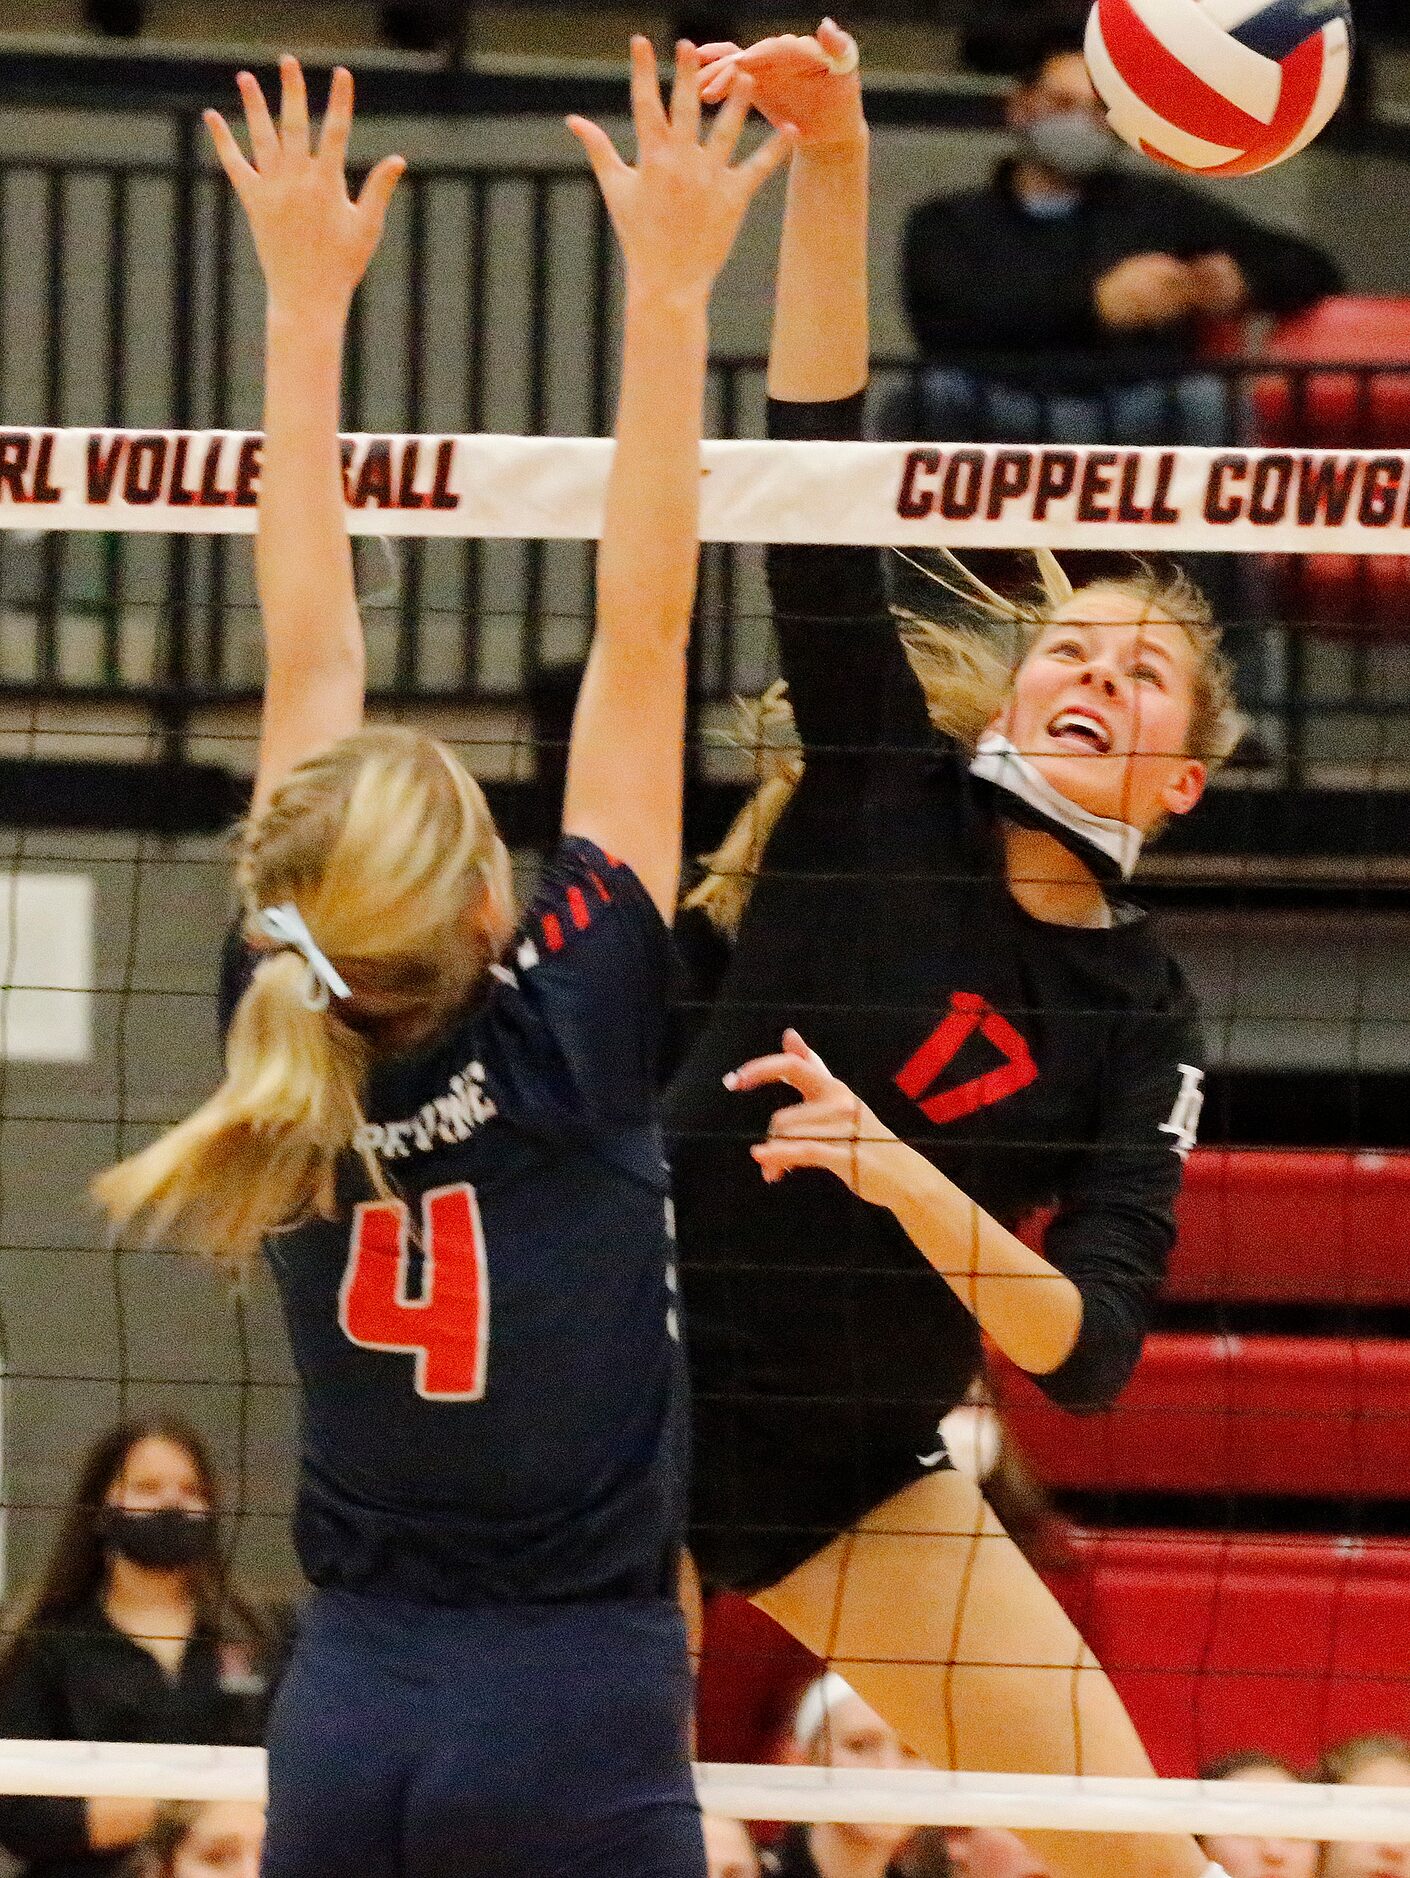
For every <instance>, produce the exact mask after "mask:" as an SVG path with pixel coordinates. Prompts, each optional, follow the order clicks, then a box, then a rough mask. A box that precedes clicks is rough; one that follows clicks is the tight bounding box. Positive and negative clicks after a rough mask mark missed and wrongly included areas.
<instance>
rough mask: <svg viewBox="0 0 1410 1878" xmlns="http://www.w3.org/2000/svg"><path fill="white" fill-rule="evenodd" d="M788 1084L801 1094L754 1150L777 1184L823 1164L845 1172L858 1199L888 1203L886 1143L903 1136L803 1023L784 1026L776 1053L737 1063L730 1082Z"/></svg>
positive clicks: (732, 1085)
mask: <svg viewBox="0 0 1410 1878" xmlns="http://www.w3.org/2000/svg"><path fill="white" fill-rule="evenodd" d="M770 1083H782V1084H784V1085H785V1086H786V1087H787V1088H789V1089H792V1090H793V1091H794V1092H795V1093H796V1094H797V1095H798V1096H799V1097H801V1100H800V1101H798V1102H796V1103H794V1104H793V1105H792V1106H791V1107H785V1108H781V1109H776V1110H775V1111H774V1114H773V1116H772V1118H771V1119H770V1122H769V1132H768V1137H767V1139H766V1140H764V1141H760V1142H758V1143H756V1145H755V1146H754V1147H752V1148H751V1149H750V1150H749V1152H750V1154H751V1155H752V1156H753V1157H754V1159H755V1160H756V1161H757V1162H758V1163H759V1169H760V1172H761V1173H762V1174H763V1176H764V1179H765V1180H766V1181H768V1182H769V1183H770V1185H772V1184H773V1183H774V1182H775V1181H779V1180H782V1179H783V1177H784V1175H785V1174H791V1173H793V1172H794V1170H795V1169H796V1168H800V1167H819V1168H822V1169H823V1170H824V1171H825V1172H826V1173H829V1174H835V1175H836V1176H837V1178H838V1179H839V1180H840V1181H842V1182H843V1183H844V1185H846V1186H847V1187H849V1188H850V1189H851V1190H852V1192H853V1193H855V1194H856V1195H857V1197H858V1199H861V1200H868V1201H870V1202H871V1203H872V1204H873V1205H877V1206H884V1205H885V1204H886V1191H887V1183H886V1179H885V1174H886V1163H885V1150H886V1147H887V1145H888V1144H890V1145H891V1146H892V1147H894V1146H896V1145H898V1143H897V1137H896V1136H895V1135H894V1134H892V1132H891V1130H890V1129H889V1128H887V1127H886V1126H885V1125H884V1124H883V1123H881V1122H879V1121H878V1120H877V1118H876V1116H875V1115H873V1113H872V1112H871V1110H870V1109H869V1108H868V1107H867V1106H866V1104H865V1103H864V1102H863V1101H862V1100H861V1098H860V1097H859V1096H856V1095H854V1094H853V1092H852V1091H851V1090H850V1089H849V1088H848V1087H847V1085H846V1083H845V1082H843V1081H842V1079H841V1078H840V1077H838V1076H834V1075H833V1074H832V1071H831V1070H830V1069H829V1068H828V1067H827V1065H826V1063H824V1062H823V1060H822V1058H821V1057H820V1056H819V1055H818V1053H817V1052H816V1050H810V1049H809V1048H808V1046H807V1044H806V1043H804V1041H803V1039H802V1038H801V1037H800V1036H799V1034H798V1032H797V1031H796V1030H786V1031H785V1032H784V1033H783V1048H782V1050H781V1051H780V1052H779V1053H778V1054H777V1055H775V1056H756V1057H755V1058H754V1059H753V1060H752V1062H748V1063H744V1064H742V1065H741V1066H740V1067H739V1068H738V1069H736V1070H731V1071H730V1073H729V1075H728V1076H726V1077H725V1087H726V1088H728V1089H731V1090H735V1091H743V1090H747V1089H762V1088H765V1087H766V1086H767V1085H769V1084H770Z"/></svg>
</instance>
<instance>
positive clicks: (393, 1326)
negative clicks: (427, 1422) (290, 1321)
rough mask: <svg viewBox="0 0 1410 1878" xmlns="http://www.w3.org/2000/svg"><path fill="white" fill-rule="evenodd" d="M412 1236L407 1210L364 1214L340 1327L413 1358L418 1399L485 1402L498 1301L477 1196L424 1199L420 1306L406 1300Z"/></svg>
mask: <svg viewBox="0 0 1410 1878" xmlns="http://www.w3.org/2000/svg"><path fill="white" fill-rule="evenodd" d="M410 1228H411V1221H410V1215H409V1213H408V1211H407V1209H406V1207H405V1205H404V1204H403V1203H402V1202H401V1201H400V1200H375V1201H368V1202H365V1203H364V1204H363V1205H362V1206H359V1207H358V1208H357V1209H356V1211H355V1212H354V1214H353V1227H352V1244H351V1245H350V1246H349V1248H348V1263H347V1269H346V1271H345V1272H344V1273H343V1282H342V1285H341V1287H340V1289H339V1292H338V1321H339V1323H340V1324H341V1325H342V1327H343V1330H344V1332H345V1333H346V1335H347V1336H348V1337H349V1338H350V1339H351V1341H352V1342H353V1343H355V1344H357V1345H358V1347H359V1348H360V1349H364V1350H393V1351H398V1352H402V1353H405V1354H407V1355H413V1354H414V1355H415V1357H416V1370H415V1381H416V1393H417V1394H418V1395H420V1396H425V1397H427V1398H428V1399H429V1400H431V1401H435V1402H478V1401H479V1399H480V1398H481V1396H483V1395H484V1393H485V1378H486V1370H487V1367H488V1358H489V1341H490V1339H489V1328H490V1295H489V1280H488V1277H487V1275H486V1271H485V1241H484V1235H483V1233H482V1232H481V1230H480V1208H479V1204H478V1202H477V1201H476V1199H475V1189H474V1188H473V1187H471V1186H467V1185H466V1184H465V1183H464V1182H462V1183H461V1184H460V1185H459V1186H456V1187H437V1188H435V1189H434V1190H433V1191H432V1192H430V1193H427V1194H423V1195H422V1199H421V1244H422V1252H423V1256H424V1259H425V1271H424V1274H423V1277H422V1283H421V1296H420V1297H419V1298H418V1299H411V1298H409V1297H408V1296H407V1279H408V1276H409V1274H410V1268H411V1244H410V1241H411V1229H410Z"/></svg>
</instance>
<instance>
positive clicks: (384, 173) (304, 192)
mask: <svg viewBox="0 0 1410 1878" xmlns="http://www.w3.org/2000/svg"><path fill="white" fill-rule="evenodd" d="M279 78H280V88H281V93H282V96H281V101H280V111H279V123H278V124H277V125H276V124H275V122H274V120H273V118H272V117H271V116H270V111H269V106H268V104H267V103H266V102H265V96H264V93H263V91H262V90H261V89H260V86H259V81H258V80H257V79H256V78H255V77H254V75H253V74H252V73H250V72H241V73H240V75H239V77H238V79H237V80H236V83H237V84H238V85H239V87H240V96H241V98H242V100H243V101H244V106H245V125H246V128H247V130H248V132H249V138H250V151H251V155H252V157H253V161H252V162H251V161H250V160H249V159H247V158H246V157H245V156H244V154H243V153H242V152H241V149H240V146H239V144H238V143H237V142H236V140H235V134H234V132H233V131H232V130H231V128H230V126H229V124H227V123H226V121H225V119H224V118H223V117H222V116H221V114H220V112H219V111H207V112H206V114H205V121H206V128H207V129H208V130H209V131H210V134H211V141H212V142H213V143H214V145H215V150H216V155H217V156H218V157H219V158H220V162H221V166H222V168H223V169H224V171H225V173H226V175H227V176H228V177H229V178H230V180H231V182H232V183H233V184H234V186H235V193H236V194H237V195H238V196H239V198H240V202H241V204H242V206H243V208H244V210H245V214H246V215H247V216H248V218H249V223H250V232H251V233H252V234H253V236H254V240H255V248H256V251H257V252H258V254H259V260H260V266H261V267H262V268H263V270H264V278H265V285H266V286H267V287H268V289H269V295H270V300H271V303H275V304H279V305H287V306H288V307H290V308H296V309H298V310H299V311H301V312H308V311H310V310H312V309H313V308H314V307H317V306H319V305H323V304H327V305H328V306H330V307H332V308H334V309H335V310H337V311H338V312H346V310H347V307H348V305H349V304H350V303H351V300H352V296H353V293H354V292H355V290H356V288H357V284H358V282H359V281H360V280H361V279H362V276H363V274H364V273H365V272H366V271H367V264H368V262H369V261H370V260H371V259H372V256H373V254H374V253H375V252H376V249H377V243H378V242H379V241H380V240H381V238H382V228H383V225H384V223H385V222H386V219H387V207H388V204H389V203H390V202H391V199H392V193H393V191H394V190H395V189H396V186H397V183H398V182H399V181H400V180H401V176H402V172H403V171H404V170H405V168H406V161H405V159H404V158H403V157H399V156H389V157H383V159H382V161H381V162H380V163H379V164H378V165H377V166H376V168H375V169H374V170H373V171H372V173H371V174H370V175H369V176H368V178H367V180H366V182H365V183H364V184H363V185H362V189H361V191H360V192H359V194H358V197H357V200H356V201H353V200H352V199H351V197H350V196H349V195H348V186H347V178H346V175H345V173H344V164H345V162H346V160H347V152H348V137H349V135H350V133H351V130H352V112H353V81H352V74H351V72H348V71H347V70H345V69H344V68H343V67H342V66H339V67H338V69H337V70H336V71H335V72H334V73H333V79H332V83H331V85H330V86H329V90H328V108H327V110H326V111H325V112H324V115H323V128H322V131H321V133H320V135H319V138H318V142H317V145H316V146H315V145H314V142H313V139H312V135H311V133H310V130H309V119H308V92H307V89H306V88H305V85H304V75H303V70H302V68H301V67H300V65H299V62H298V60H297V59H295V58H291V57H290V56H288V55H287V54H286V55H285V56H284V57H283V58H282V59H281V60H280V61H279Z"/></svg>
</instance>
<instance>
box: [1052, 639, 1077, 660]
mask: <svg viewBox="0 0 1410 1878" xmlns="http://www.w3.org/2000/svg"><path fill="white" fill-rule="evenodd" d="M1048 656H1049V657H1050V658H1055V659H1057V658H1064V659H1080V658H1082V657H1083V656H1084V653H1083V648H1082V642H1081V640H1080V639H1055V640H1054V641H1053V643H1052V644H1051V645H1050V646H1049V647H1048Z"/></svg>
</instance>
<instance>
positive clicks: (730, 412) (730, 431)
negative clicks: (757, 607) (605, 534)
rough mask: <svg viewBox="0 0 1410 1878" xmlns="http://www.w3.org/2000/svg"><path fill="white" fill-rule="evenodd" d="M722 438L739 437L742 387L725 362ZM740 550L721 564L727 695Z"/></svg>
mask: <svg viewBox="0 0 1410 1878" xmlns="http://www.w3.org/2000/svg"><path fill="white" fill-rule="evenodd" d="M720 435H721V436H722V437H737V436H738V435H739V383H738V375H737V373H736V372H735V369H734V367H733V366H732V365H731V364H730V363H729V362H728V360H726V361H725V363H724V365H723V366H722V368H721V370H720ZM738 561H739V549H738V547H737V546H736V545H735V543H734V542H732V541H726V542H722V543H721V544H720V549H719V560H718V563H717V568H718V577H717V585H716V595H717V601H716V603H717V605H718V607H719V617H720V680H721V685H722V687H723V689H724V690H725V692H726V693H728V692H730V691H733V690H734V688H735V670H734V662H735V650H736V643H737V634H736V632H735V606H736V599H737V591H738V582H737V579H736V575H737V569H738Z"/></svg>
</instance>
